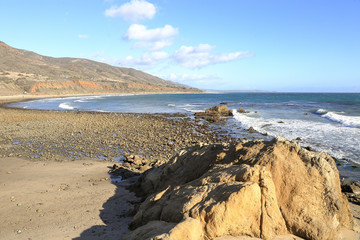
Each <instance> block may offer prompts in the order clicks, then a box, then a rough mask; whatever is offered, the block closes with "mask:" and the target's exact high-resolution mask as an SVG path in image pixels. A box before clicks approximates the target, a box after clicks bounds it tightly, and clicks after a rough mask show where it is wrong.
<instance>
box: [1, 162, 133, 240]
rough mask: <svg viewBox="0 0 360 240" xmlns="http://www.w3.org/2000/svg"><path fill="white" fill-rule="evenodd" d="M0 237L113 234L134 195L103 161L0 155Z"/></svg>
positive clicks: (121, 228) (121, 229)
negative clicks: (59, 160) (41, 158)
mask: <svg viewBox="0 0 360 240" xmlns="http://www.w3.org/2000/svg"><path fill="white" fill-rule="evenodd" d="M0 164H1V166H2V167H1V171H0V183H1V186H0V189H1V196H0V201H1V202H2V204H1V205H0V212H1V218H2V220H1V224H0V226H1V227H0V229H1V230H0V239H116V238H117V237H118V236H121V235H123V234H124V233H126V232H127V231H128V230H127V224H128V223H129V221H130V219H131V218H130V217H126V213H127V211H128V210H129V209H131V207H132V206H131V204H130V203H129V201H135V200H136V198H135V197H134V195H133V194H132V193H129V192H128V191H127V190H125V189H124V187H123V186H121V185H118V186H117V185H116V183H112V182H111V181H110V176H109V174H108V173H107V171H108V167H109V166H110V164H109V163H108V162H103V161H89V160H87V161H70V162H54V161H51V162H40V161H37V162H32V161H27V160H23V159H19V158H2V159H0Z"/></svg>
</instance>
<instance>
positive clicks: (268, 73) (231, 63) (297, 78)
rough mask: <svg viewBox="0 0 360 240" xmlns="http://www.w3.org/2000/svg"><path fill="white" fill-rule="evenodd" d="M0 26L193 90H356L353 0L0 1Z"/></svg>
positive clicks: (32, 42)
mask: <svg viewBox="0 0 360 240" xmlns="http://www.w3.org/2000/svg"><path fill="white" fill-rule="evenodd" d="M0 29H1V31H0V41H3V42H5V43H7V44H9V45H11V46H13V47H16V48H21V49H26V50H31V51H34V52H37V53H39V54H42V55H47V56H52V57H82V58H89V59H93V60H96V61H102V62H105V63H109V64H111V65H115V66H124V67H133V68H135V69H140V70H143V71H145V72H148V73H150V74H153V75H156V76H159V77H161V78H164V79H168V80H173V81H176V82H179V83H183V84H187V85H190V86H193V87H198V88H203V89H219V90H267V91H291V92H360V1H359V0H326V1H325V0H324V1H323V0H293V1H289V0H223V1H218V0H147V1H145V0H125V1H121V0H32V1H30V0H0Z"/></svg>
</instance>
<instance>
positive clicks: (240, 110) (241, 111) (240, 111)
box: [237, 108, 245, 113]
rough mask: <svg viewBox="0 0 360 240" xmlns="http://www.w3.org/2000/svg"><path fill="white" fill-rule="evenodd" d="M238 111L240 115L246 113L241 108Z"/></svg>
mask: <svg viewBox="0 0 360 240" xmlns="http://www.w3.org/2000/svg"><path fill="white" fill-rule="evenodd" d="M237 111H238V112H239V113H245V109H243V108H239V109H238V110H237Z"/></svg>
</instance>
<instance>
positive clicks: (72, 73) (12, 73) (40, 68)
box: [0, 41, 199, 95]
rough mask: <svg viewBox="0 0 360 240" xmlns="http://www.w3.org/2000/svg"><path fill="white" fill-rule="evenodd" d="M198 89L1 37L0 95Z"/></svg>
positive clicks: (190, 90)
mask: <svg viewBox="0 0 360 240" xmlns="http://www.w3.org/2000/svg"><path fill="white" fill-rule="evenodd" d="M25 91H26V92H27V93H31V94H51V95H63V94H101V93H140V92H198V91H199V90H197V89H193V88H189V87H187V86H183V85H180V84H177V83H174V82H171V81H166V80H163V79H161V78H158V77H155V76H152V75H150V74H147V73H144V72H142V71H138V70H135V69H132V68H124V67H114V66H111V65H108V64H105V63H100V62H96V61H92V60H88V59H82V58H53V57H47V56H42V55H39V54H37V53H34V52H31V51H27V50H22V49H16V48H13V47H10V46H9V45H7V44H5V43H4V42H1V41H0V95H15V94H22V93H24V92H25Z"/></svg>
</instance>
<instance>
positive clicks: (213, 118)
mask: <svg viewBox="0 0 360 240" xmlns="http://www.w3.org/2000/svg"><path fill="white" fill-rule="evenodd" d="M232 115H233V114H232V111H231V110H229V109H228V107H227V105H218V106H214V107H211V108H209V109H206V110H205V112H197V113H195V118H202V119H205V120H207V121H209V122H220V121H223V120H227V119H226V118H222V117H228V116H232Z"/></svg>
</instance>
